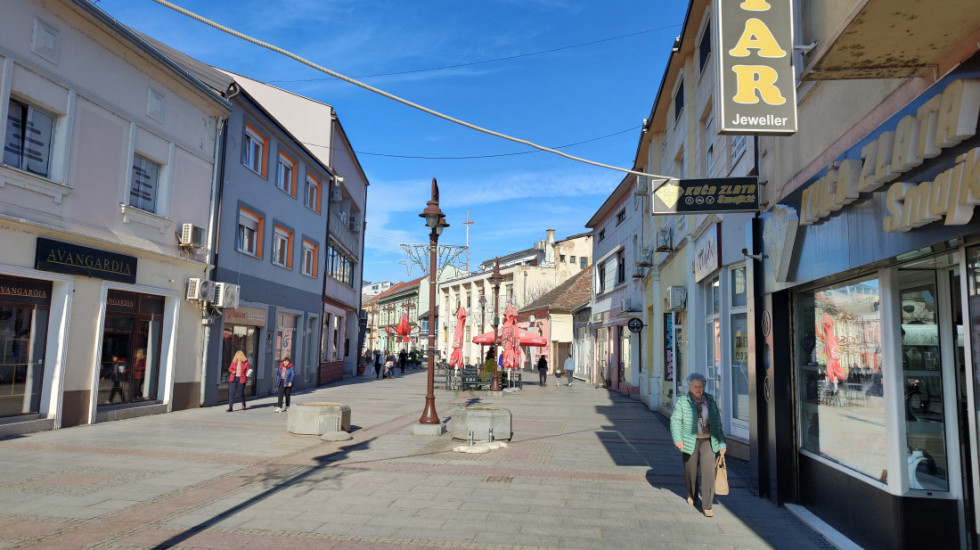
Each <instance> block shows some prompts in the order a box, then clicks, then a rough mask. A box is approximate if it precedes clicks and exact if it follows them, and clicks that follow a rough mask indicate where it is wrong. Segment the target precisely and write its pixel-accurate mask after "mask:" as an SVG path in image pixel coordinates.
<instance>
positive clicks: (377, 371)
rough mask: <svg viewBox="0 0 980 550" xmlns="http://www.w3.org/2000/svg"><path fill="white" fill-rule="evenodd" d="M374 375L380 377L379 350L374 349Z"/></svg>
mask: <svg viewBox="0 0 980 550" xmlns="http://www.w3.org/2000/svg"><path fill="white" fill-rule="evenodd" d="M374 377H375V378H381V351H380V350H374Z"/></svg>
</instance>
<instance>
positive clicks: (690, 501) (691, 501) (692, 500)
mask: <svg viewBox="0 0 980 550" xmlns="http://www.w3.org/2000/svg"><path fill="white" fill-rule="evenodd" d="M687 505H688V506H694V499H693V498H692V497H687Z"/></svg>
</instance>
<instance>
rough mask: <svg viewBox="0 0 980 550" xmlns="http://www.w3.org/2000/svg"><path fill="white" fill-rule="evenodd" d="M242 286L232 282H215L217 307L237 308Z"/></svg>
mask: <svg viewBox="0 0 980 550" xmlns="http://www.w3.org/2000/svg"><path fill="white" fill-rule="evenodd" d="M240 290H241V287H239V286H238V285H235V284H231V283H214V299H213V300H212V303H214V305H215V306H216V307H223V308H228V309H235V308H237V307H238V294H239V291H240Z"/></svg>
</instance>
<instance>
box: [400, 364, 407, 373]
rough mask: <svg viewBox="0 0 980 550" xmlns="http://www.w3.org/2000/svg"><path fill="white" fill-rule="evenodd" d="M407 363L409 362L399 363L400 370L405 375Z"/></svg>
mask: <svg viewBox="0 0 980 550" xmlns="http://www.w3.org/2000/svg"><path fill="white" fill-rule="evenodd" d="M406 363H407V361H399V362H398V368H399V369H401V371H402V374H405V364H406Z"/></svg>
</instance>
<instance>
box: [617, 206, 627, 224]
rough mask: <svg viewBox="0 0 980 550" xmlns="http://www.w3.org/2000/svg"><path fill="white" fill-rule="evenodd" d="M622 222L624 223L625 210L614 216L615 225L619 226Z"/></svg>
mask: <svg viewBox="0 0 980 550" xmlns="http://www.w3.org/2000/svg"><path fill="white" fill-rule="evenodd" d="M624 221H626V209H625V208H624V209H622V210H620V211H619V212H618V213H617V214H616V225H619V224H621V223H623V222H624Z"/></svg>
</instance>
